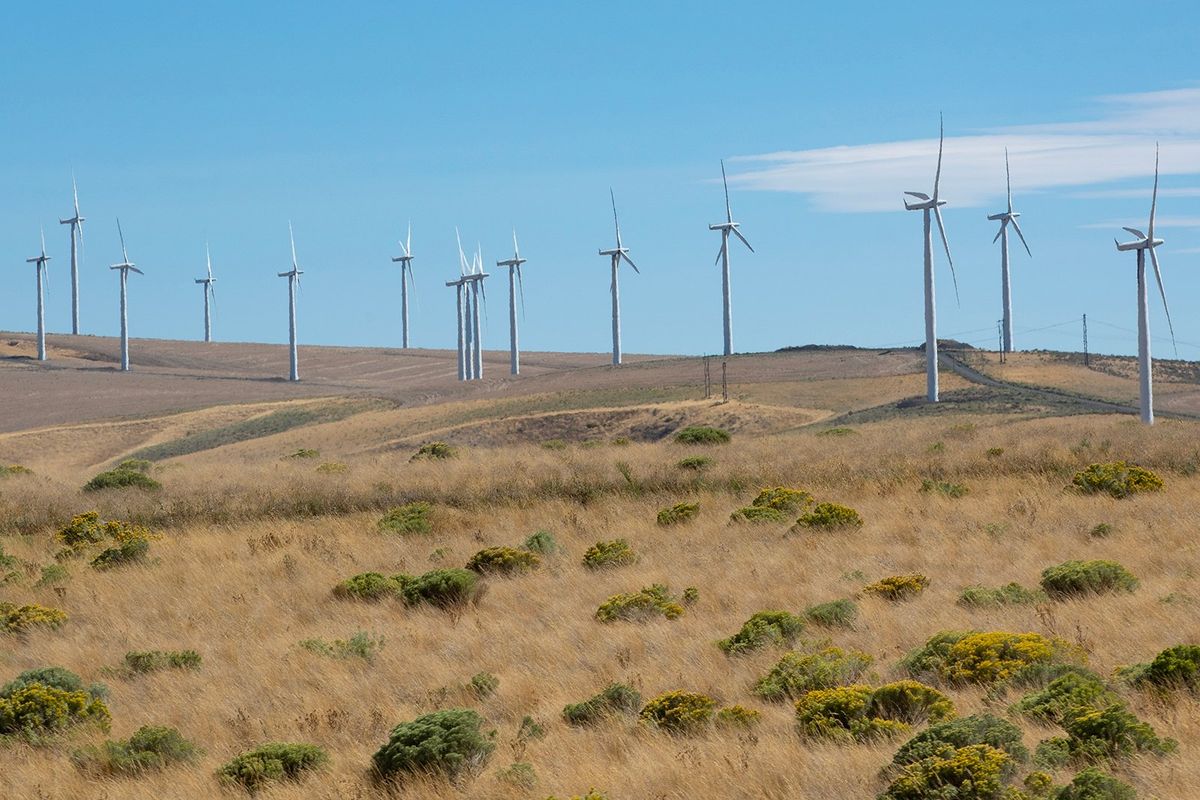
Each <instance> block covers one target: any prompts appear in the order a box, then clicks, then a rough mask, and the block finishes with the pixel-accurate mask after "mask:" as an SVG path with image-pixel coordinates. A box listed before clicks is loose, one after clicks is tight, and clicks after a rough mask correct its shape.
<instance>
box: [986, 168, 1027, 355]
mask: <svg viewBox="0 0 1200 800" xmlns="http://www.w3.org/2000/svg"><path fill="white" fill-rule="evenodd" d="M1004 176H1005V178H1006V179H1007V181H1008V211H1002V212H1001V213H999V214H989V215H988V219H990V220H992V221H993V222H996V221H999V222H1000V230H999V231H997V232H996V238H995V239H992V244H995V243H996V239H999V240H1000V294H1001V298H1002V300H1003V303H1004V316H1003V318H1002V319H1001V321H1000V324H1001V325H1002V326H1003V327H1002V329H1001V330H1002V331H1003V334H1002V336H1001V352H1004V353H1011V352H1012V349H1013V341H1012V340H1013V335H1012V284H1011V283H1010V281H1009V277H1008V224H1009V223H1010V222H1011V223H1012V226H1013V230H1015V231H1016V232H1017V236H1019V237H1021V244H1023V245H1025V252H1026V253H1028V254H1029V257H1030V258H1033V253H1032V252H1031V251H1030V250H1029V244H1028V243H1027V242H1026V241H1025V234H1023V233H1021V226H1020V225H1018V224H1017V217H1019V216H1021V215H1020V214H1019V213H1017V212H1016V211H1013V204H1012V173H1011V172H1009V169H1008V148H1007V147H1006V148H1004Z"/></svg>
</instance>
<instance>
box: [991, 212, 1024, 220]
mask: <svg viewBox="0 0 1200 800" xmlns="http://www.w3.org/2000/svg"><path fill="white" fill-rule="evenodd" d="M1019 216H1021V214H1020V212H1018V211H1003V212H1001V213H999V214H988V219H990V220H991V221H992V222H1000V221H1003V222H1009V221H1011V220H1014V219H1016V218H1017V217H1019Z"/></svg>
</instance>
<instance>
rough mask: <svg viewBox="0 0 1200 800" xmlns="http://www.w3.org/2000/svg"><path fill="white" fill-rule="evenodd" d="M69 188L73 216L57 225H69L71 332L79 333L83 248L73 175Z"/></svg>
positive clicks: (80, 220) (77, 197)
mask: <svg viewBox="0 0 1200 800" xmlns="http://www.w3.org/2000/svg"><path fill="white" fill-rule="evenodd" d="M71 190H72V191H73V192H74V194H75V216H73V217H71V218H70V219H60V220H59V221H58V224H59V225H70V226H71V333H73V334H76V335H78V334H79V255H80V253H81V252H82V250H83V220H84V217H83V216H82V215H80V213H79V188H78V187H77V186H76V185H75V176H74V175H72V176H71Z"/></svg>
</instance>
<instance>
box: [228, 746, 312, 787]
mask: <svg viewBox="0 0 1200 800" xmlns="http://www.w3.org/2000/svg"><path fill="white" fill-rule="evenodd" d="M328 761H329V756H328V754H327V753H326V752H325V751H324V750H323V749H322V748H320V747H317V746H316V745H314V744H299V743H294V742H271V743H269V744H264V745H260V746H259V747H256V748H254V749H253V750H247V751H246V752H244V753H242V754H241V755H239V756H237V757H236V758H234V759H232V760H231V761H228V762H226V763H225V764H224V765H222V766H221V768H220V769H219V770H217V776H218V777H219V778H220V779H221V780H222V781H223V782H226V783H231V784H233V783H236V784H239V785H240V786H242V788H244V789H245V790H246V791H248V792H250V793H251V794H253V793H255V792H257V791H259V790H260V789H264V788H266V787H267V785H268V784H271V783H274V782H276V781H280V780H293V781H294V780H299V779H300V778H301V777H303V776H304V773H306V772H309V771H311V770H315V769H319V768H321V767H323V766H325V764H326V763H327V762H328Z"/></svg>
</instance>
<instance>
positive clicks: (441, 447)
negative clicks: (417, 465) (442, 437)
mask: <svg viewBox="0 0 1200 800" xmlns="http://www.w3.org/2000/svg"><path fill="white" fill-rule="evenodd" d="M457 455H458V451H457V450H456V449H454V448H453V447H451V446H450V445H448V444H446V443H445V442H426V443H425V444H423V445H421V446H420V447H418V448H417V452H415V453H413V455H412V458H410V459H409V461H418V460H420V459H428V460H431V461H432V460H440V459H445V458H454V457H455V456H457Z"/></svg>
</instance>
